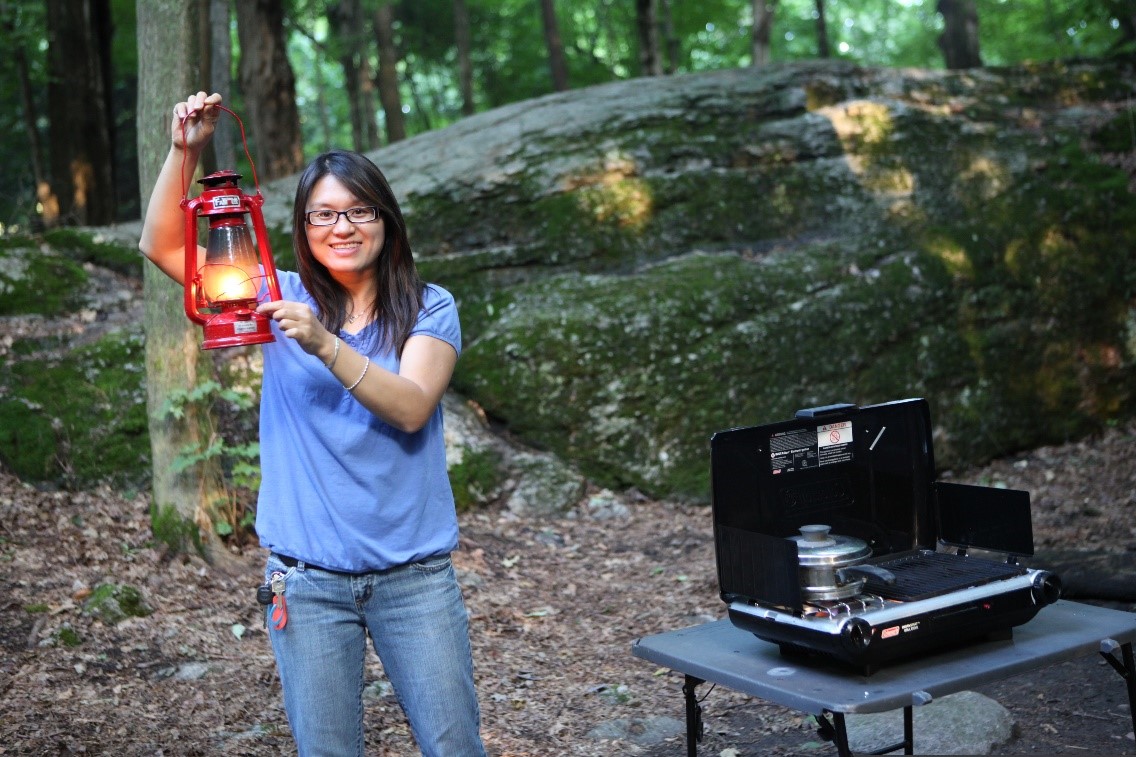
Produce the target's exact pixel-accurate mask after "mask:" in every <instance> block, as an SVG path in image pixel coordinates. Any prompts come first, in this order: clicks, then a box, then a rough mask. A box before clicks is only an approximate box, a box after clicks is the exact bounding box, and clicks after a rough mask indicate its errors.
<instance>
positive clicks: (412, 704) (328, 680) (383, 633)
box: [265, 555, 485, 757]
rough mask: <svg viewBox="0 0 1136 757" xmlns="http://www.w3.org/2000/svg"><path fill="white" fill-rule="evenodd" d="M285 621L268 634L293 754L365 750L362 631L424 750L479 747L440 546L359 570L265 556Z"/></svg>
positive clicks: (444, 756)
mask: <svg viewBox="0 0 1136 757" xmlns="http://www.w3.org/2000/svg"><path fill="white" fill-rule="evenodd" d="M277 572H279V573H282V574H284V582H285V587H286V588H285V591H284V597H285V599H286V600H287V606H288V623H287V625H286V626H285V627H284V628H283V629H282V630H276V628H275V627H274V624H273V622H272V618H271V614H272V609H273V608H272V607H271V606H269V607H268V610H267V612H268V635H269V638H270V639H271V640H272V650H273V652H274V653H275V655H276V667H277V670H278V671H279V672H280V680H281V682H282V683H283V686H284V707H285V709H286V710H287V712H288V723H289V724H290V725H291V727H292V736H293V738H294V739H295V740H296V746H297V747H298V749H299V753H300V757H307V756H308V755H329V756H330V755H362V754H363V743H364V742H363V686H364V680H363V671H364V656H365V654H366V635H367V633H368V632H370V635H371V640H372V642H373V643H374V645H375V651H376V652H377V653H378V655H379V659H380V660H381V661H382V664H383V669H384V670H385V672H386V675H387V678H389V679H390V682H391V685H392V686H393V687H394V691H395V695H396V696H397V697H398V701H399V704H400V705H401V706H402V710H403V712H404V713H405V714H406V719H407V720H408V721H409V722H410V729H411V731H412V732H413V734H414V738H415V740H416V741H417V742H418V747H419V748H420V749H421V750H422V754H423V755H427V756H428V757H465V756H466V755H469V756H471V757H473V756H476V757H482V755H484V754H485V747H484V746H483V745H482V743H481V735H480V712H479V708H478V704H477V693H476V691H475V689H474V684H473V656H472V653H471V651H470V644H469V620H468V616H467V615H466V610H465V604H464V602H463V601H462V596H461V589H460V588H459V587H458V583H457V578H456V576H455V575H454V568H453V565H452V564H451V563H450V558H449V556H448V555H444V556H442V557H435V558H431V559H428V560H424V561H422V562H419V563H413V564H410V565H402V566H399V567H397V568H392V569H390V570H384V571H378V572H374V573H363V574H359V575H346V574H342V573H331V572H328V571H324V570H317V569H314V568H310V567H305V566H304V565H303V564H302V563H301V564H300V565H298V566H296V567H293V568H289V567H286V566H285V565H284V563H282V562H281V561H280V558H278V557H277V556H275V555H271V556H269V558H268V564H267V566H266V568H265V577H266V579H267V578H269V577H271V576H272V574H273V573H277Z"/></svg>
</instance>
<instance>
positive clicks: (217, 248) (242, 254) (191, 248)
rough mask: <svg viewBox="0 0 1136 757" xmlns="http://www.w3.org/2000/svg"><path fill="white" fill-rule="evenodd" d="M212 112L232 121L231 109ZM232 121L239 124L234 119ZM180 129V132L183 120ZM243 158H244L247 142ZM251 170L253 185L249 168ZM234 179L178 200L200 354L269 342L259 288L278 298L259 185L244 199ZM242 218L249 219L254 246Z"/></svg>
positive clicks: (222, 174)
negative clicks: (203, 230) (204, 223)
mask: <svg viewBox="0 0 1136 757" xmlns="http://www.w3.org/2000/svg"><path fill="white" fill-rule="evenodd" d="M217 107H218V108H221V110H224V111H225V112H226V113H229V114H230V115H232V116H233V117H234V118H237V116H236V114H235V113H233V112H232V111H231V110H228V109H227V108H224V107H221V106H217ZM237 122H238V123H240V119H239V118H237ZM182 127H183V130H184V121H183V124H182ZM241 139H242V140H243V139H244V125H243V124H242V125H241ZM245 154H246V155H248V143H247V141H246V142H245ZM249 165H250V166H251V165H252V156H251V155H249ZM252 170H253V181H254V182H255V181H256V168H255V166H254V167H253V169H252ZM240 178H241V176H240V174H238V173H236V172H234V171H218V172H217V173H213V174H210V175H208V176H206V177H205V178H203V179H201V180H200V181H199V183H200V184H203V185H204V186H205V189H204V190H203V191H202V192H201V194H200V195H199V196H198V197H195V198H193V199H192V200H190V199H182V201H181V207H182V210H183V211H184V212H185V314H186V315H187V316H189V319H190V320H191V321H193V322H194V323H197V324H199V325H201V326H203V327H204V330H205V341H204V342H203V343H202V345H201V347H202V349H206V350H211V349H216V348H218V347H239V346H242V345H247V344H264V343H266V342H272V341H275V337H273V335H272V328H271V319H270V318H269V317H268V316H265V315H261V314H260V313H257V312H256V306H257V303H258V302H259V300H260V296H261V290H262V288H266V289H267V292H268V296H269V297H270V298H271V299H273V300H279V299H282V297H281V295H280V284H279V282H278V281H277V278H276V264H275V262H274V261H273V259H272V251H271V249H269V246H268V230H267V228H266V227H265V224H264V215H263V213H262V212H261V207H262V206H263V205H264V196H263V195H262V194H261V193H260V185H259V184H257V189H256V194H255V195H246V194H244V193H243V192H242V191H241V189H240V187H239V186H238V185H237V182H238V181H239V180H240ZM246 216H249V217H251V219H252V225H253V231H254V232H255V235H256V244H255V245H254V244H253V237H252V235H250V234H249V228H248V224H247V222H246ZM199 218H207V219H208V221H209V234H208V239H207V241H206V245H205V262H204V265H201V266H200V267H199V266H198V249H197V225H198V219H199Z"/></svg>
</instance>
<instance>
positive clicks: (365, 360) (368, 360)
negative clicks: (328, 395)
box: [347, 357, 371, 392]
mask: <svg viewBox="0 0 1136 757" xmlns="http://www.w3.org/2000/svg"><path fill="white" fill-rule="evenodd" d="M370 367H371V358H369V357H366V358H363V372H362V373H360V374H359V378H357V379H355V383H354V384H352V385H351V386H349V387H347V391H349V392H352V391H355V387H357V386H359V382H360V381H362V380H363V377H364V376H366V375H367V369H368V368H370Z"/></svg>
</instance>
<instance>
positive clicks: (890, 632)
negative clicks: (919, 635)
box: [880, 626, 899, 639]
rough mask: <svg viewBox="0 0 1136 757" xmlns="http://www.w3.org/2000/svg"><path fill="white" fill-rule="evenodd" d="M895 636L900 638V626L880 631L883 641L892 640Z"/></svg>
mask: <svg viewBox="0 0 1136 757" xmlns="http://www.w3.org/2000/svg"><path fill="white" fill-rule="evenodd" d="M893 636H899V626H892V627H891V628H885V629H884V630H882V631H880V638H881V639H890V638H892V637H893Z"/></svg>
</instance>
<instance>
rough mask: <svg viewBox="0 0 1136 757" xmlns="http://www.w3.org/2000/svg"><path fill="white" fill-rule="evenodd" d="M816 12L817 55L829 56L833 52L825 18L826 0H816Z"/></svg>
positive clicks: (820, 56) (819, 56)
mask: <svg viewBox="0 0 1136 757" xmlns="http://www.w3.org/2000/svg"><path fill="white" fill-rule="evenodd" d="M816 12H817V17H816V30H817V57H818V58H827V57H829V56H830V55H832V52H831V50H829V47H828V22H827V21H825V18H824V0H816Z"/></svg>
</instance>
